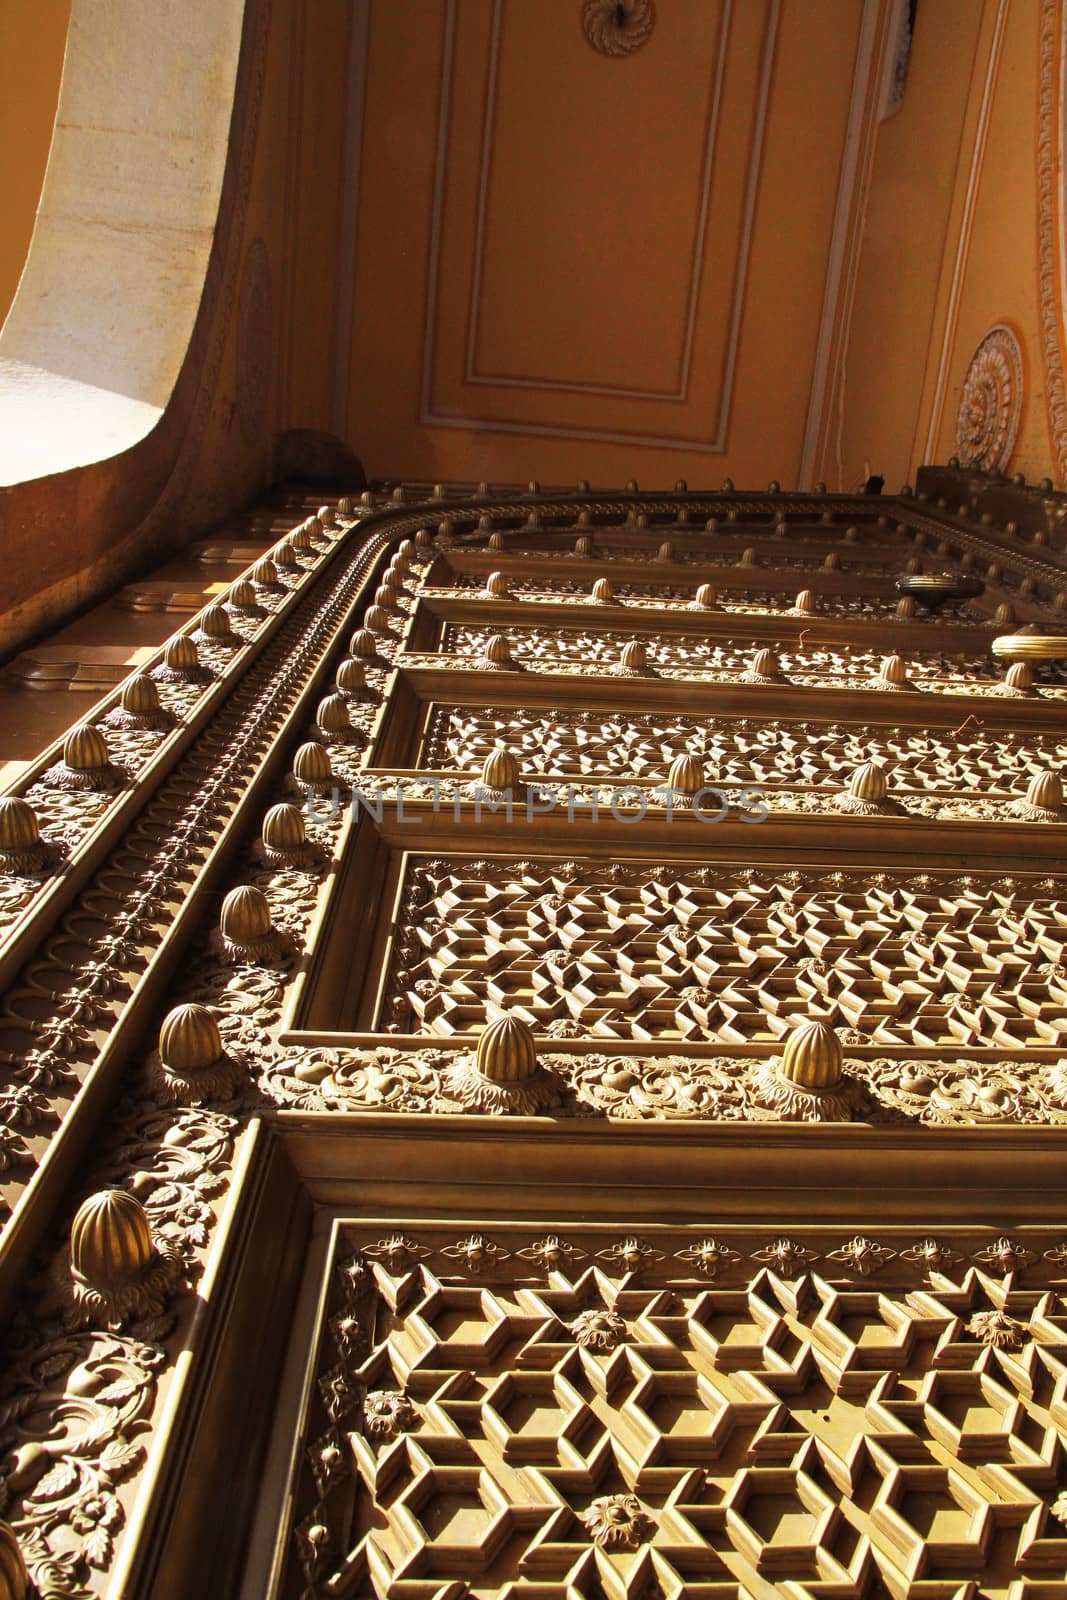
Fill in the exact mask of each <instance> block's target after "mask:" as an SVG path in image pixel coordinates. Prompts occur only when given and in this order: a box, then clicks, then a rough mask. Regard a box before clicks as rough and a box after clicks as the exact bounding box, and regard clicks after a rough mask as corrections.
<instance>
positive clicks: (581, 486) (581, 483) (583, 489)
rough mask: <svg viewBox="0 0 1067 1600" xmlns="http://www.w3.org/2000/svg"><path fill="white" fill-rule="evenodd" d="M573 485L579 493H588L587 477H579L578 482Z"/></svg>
mask: <svg viewBox="0 0 1067 1600" xmlns="http://www.w3.org/2000/svg"><path fill="white" fill-rule="evenodd" d="M574 487H575V489H576V490H577V492H578V493H579V494H588V493H589V479H588V478H579V479H578V482H577V483H576V484H575V486H574Z"/></svg>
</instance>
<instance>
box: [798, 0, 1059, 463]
mask: <svg viewBox="0 0 1067 1600" xmlns="http://www.w3.org/2000/svg"><path fill="white" fill-rule="evenodd" d="M1039 25H1040V0H982V3H981V4H979V3H978V0H938V3H937V4H928V3H927V4H923V5H921V6H920V8H919V17H918V27H917V30H916V38H915V43H914V47H913V50H912V60H911V70H910V75H909V79H908V86H907V91H906V95H905V100H904V104H903V106H902V108H901V110H900V111H899V112H898V113H897V114H896V116H894V117H892V118H890V119H888V120H887V121H886V122H885V123H883V124H882V126H881V129H880V134H879V142H878V148H877V154H876V158H875V164H874V172H873V179H872V184H871V190H870V195H869V201H868V208H867V223H866V232H865V237H864V244H863V253H862V258H861V266H860V272H859V278H858V282H857V292H856V300H855V315H854V318H853V322H852V327H851V333H850V338H849V350H848V378H847V382H846V384H845V393H844V401H843V405H842V407H841V412H840V413H839V416H838V419H837V421H838V424H839V426H840V459H839V458H838V440H837V438H836V437H835V438H833V439H831V441H830V443H829V447H828V448H827V449H826V450H825V452H824V455H823V459H822V475H823V476H824V477H825V478H826V479H827V481H828V482H830V483H832V484H835V485H836V483H838V482H841V483H843V485H844V486H846V487H847V486H850V485H851V484H852V483H854V482H856V481H857V480H858V479H859V478H860V477H862V476H863V474H864V472H865V471H866V468H867V464H868V463H869V464H870V468H871V470H872V471H879V472H884V473H885V474H886V475H887V478H888V480H889V484H890V485H891V486H893V487H895V486H896V485H897V484H898V483H900V482H903V481H905V480H907V479H912V478H913V477H914V473H915V471H916V469H917V467H918V466H919V465H921V464H922V463H923V462H925V461H944V460H946V459H947V458H948V456H950V455H952V454H954V453H955V449H956V442H955V434H956V417H957V413H958V409H959V400H960V392H961V388H962V385H963V381H964V378H965V375H966V372H967V367H968V364H969V362H970V360H971V356H972V354H973V352H974V350H975V347H976V346H977V344H978V342H979V340H980V339H981V338H982V337H983V335H984V334H985V333H986V332H987V331H988V330H989V329H990V328H991V327H993V326H994V325H996V324H997V323H1006V324H1007V325H1008V326H1009V327H1011V328H1012V329H1013V330H1014V332H1015V333H1016V335H1017V337H1018V339H1019V341H1020V344H1021V346H1022V350H1023V359H1024V403H1023V409H1022V416H1021V421H1020V428H1019V436H1018V441H1017V444H1016V448H1015V452H1014V456H1013V458H1012V461H1011V463H1010V466H1011V469H1012V470H1017V471H1022V472H1025V473H1026V475H1027V477H1028V478H1031V479H1033V478H1038V477H1041V476H1043V475H1045V474H1046V473H1048V474H1051V475H1052V476H1055V475H1056V474H1055V473H1054V471H1053V466H1052V450H1051V446H1050V439H1049V431H1048V419H1047V413H1046V404H1045V387H1044V368H1043V361H1042V353H1041V343H1040V336H1039V307H1038V213H1037V204H1038V192H1037V139H1038V101H1039V72H1038V62H1039V51H1038V46H1039ZM983 124H984V144H983V131H982V130H983ZM968 196H970V200H969V203H968Z"/></svg>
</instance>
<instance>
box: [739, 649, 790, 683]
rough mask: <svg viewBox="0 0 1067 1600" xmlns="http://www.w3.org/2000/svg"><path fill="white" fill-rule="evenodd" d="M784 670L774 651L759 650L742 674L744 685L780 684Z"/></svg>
mask: <svg viewBox="0 0 1067 1600" xmlns="http://www.w3.org/2000/svg"><path fill="white" fill-rule="evenodd" d="M781 681H782V669H781V667H780V666H779V664H778V657H777V656H776V655H775V653H774V651H773V650H766V649H765V650H757V651H756V652H755V654H754V655H753V657H752V661H751V664H750V665H749V667H748V668H747V670H746V671H744V672H743V673H742V674H741V682H742V683H780V682H781Z"/></svg>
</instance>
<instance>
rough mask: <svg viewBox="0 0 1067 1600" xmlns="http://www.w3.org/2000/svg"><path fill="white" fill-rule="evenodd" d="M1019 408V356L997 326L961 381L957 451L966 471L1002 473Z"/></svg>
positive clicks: (1007, 332)
mask: <svg viewBox="0 0 1067 1600" xmlns="http://www.w3.org/2000/svg"><path fill="white" fill-rule="evenodd" d="M1022 407H1023V356H1022V349H1021V347H1020V344H1019V341H1018V339H1017V338H1016V337H1015V334H1014V333H1013V332H1012V331H1011V329H1010V328H1008V327H1005V326H1004V325H1003V323H998V325H997V326H996V327H995V328H990V330H989V332H988V333H987V334H986V335H985V336H984V338H983V339H982V340H981V341H980V342H979V345H978V348H977V349H976V350H975V352H974V355H973V356H972V357H971V364H970V366H969V367H968V368H967V375H966V377H965V378H964V380H963V390H962V393H961V395H960V406H959V412H958V414H957V418H956V449H957V452H958V454H959V458H960V461H961V462H962V463H963V465H964V466H968V467H978V468H980V469H981V470H982V471H983V472H1003V471H1004V470H1005V468H1006V467H1007V466H1008V463H1009V462H1010V461H1011V457H1012V452H1013V450H1014V449H1015V440H1016V436H1017V435H1018V432H1019V421H1020V418H1021V416H1022Z"/></svg>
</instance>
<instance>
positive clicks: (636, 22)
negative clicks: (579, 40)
mask: <svg viewBox="0 0 1067 1600" xmlns="http://www.w3.org/2000/svg"><path fill="white" fill-rule="evenodd" d="M655 25H656V7H655V4H654V0H582V29H583V32H584V33H585V36H586V38H587V39H588V40H589V43H590V44H591V45H592V46H593V49H594V50H599V51H600V53H601V55H604V56H628V55H632V54H633V52H634V51H635V50H640V48H641V46H642V45H643V44H647V43H648V40H649V36H650V35H651V33H652V29H653V28H654V27H655Z"/></svg>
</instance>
